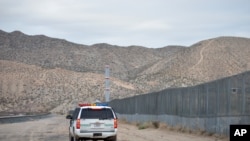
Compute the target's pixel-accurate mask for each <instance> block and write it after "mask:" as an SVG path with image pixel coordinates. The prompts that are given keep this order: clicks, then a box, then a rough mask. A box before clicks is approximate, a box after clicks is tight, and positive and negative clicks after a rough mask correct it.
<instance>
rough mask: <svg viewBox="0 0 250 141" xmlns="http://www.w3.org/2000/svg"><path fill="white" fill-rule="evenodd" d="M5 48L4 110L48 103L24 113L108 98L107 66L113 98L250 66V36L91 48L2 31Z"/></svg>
mask: <svg viewBox="0 0 250 141" xmlns="http://www.w3.org/2000/svg"><path fill="white" fill-rule="evenodd" d="M0 50H1V51H0V65H1V70H0V71H1V73H0V77H1V81H0V83H1V86H2V87H0V88H1V89H0V90H1V91H0V96H1V100H2V101H1V104H0V111H5V110H10V109H12V108H11V104H14V105H18V104H21V105H23V107H25V105H36V104H35V103H34V102H32V101H44V102H42V105H43V106H40V107H39V104H38V105H37V106H34V107H37V108H33V109H32V108H31V109H29V108H27V109H28V110H25V109H19V111H22V110H23V111H26V112H29V111H35V110H37V109H39V110H40V111H49V110H52V111H53V109H56V110H54V112H58V111H60V112H63V108H62V105H64V107H65V106H66V107H71V106H72V105H74V101H75V100H76V97H77V96H81V97H82V98H80V99H79V100H81V101H84V99H85V101H94V100H95V99H100V100H104V99H103V94H104V69H105V65H107V64H108V65H110V76H111V99H115V98H124V97H128V96H134V95H138V94H144V93H149V92H154V91H160V90H162V89H166V88H173V87H187V86H193V85H198V84H201V83H204V82H208V81H213V80H216V79H220V78H223V77H228V76H231V75H235V74H238V73H241V72H244V71H247V70H250V57H249V54H250V39H249V38H242V37H217V38H212V39H207V40H203V41H199V42H197V43H194V44H193V45H191V46H189V47H185V46H165V47H162V48H146V47H142V46H128V47H120V46H117V45H110V44H107V43H98V44H93V45H90V46H88V45H81V44H75V43H71V42H68V41H67V40H64V39H57V38H50V37H47V36H45V35H32V36H31V35H26V34H24V33H22V32H20V31H14V32H11V33H7V32H4V31H1V30H0ZM14 64H15V65H14ZM38 72H39V73H38ZM68 75H69V76H68ZM28 76H32V77H30V78H29V77H28ZM41 76H43V77H41ZM90 76H91V77H92V79H91V77H90ZM67 77H70V78H67ZM45 78H46V79H45ZM79 80H80V82H81V83H79ZM33 82H34V83H33ZM35 82H39V84H42V85H37V84H38V83H35ZM65 93H67V95H66V94H65ZM13 95H17V98H15V97H14V96H13ZM18 95H22V96H20V97H18ZM35 97H38V98H35ZM45 99H46V100H45ZM49 99H56V100H55V101H56V102H55V103H54V102H53V101H51V100H49ZM58 99H59V100H58ZM19 101H20V102H19ZM15 102H16V103H15ZM40 104H41V103H40ZM6 105H7V106H6ZM58 106H59V107H61V108H57V107H58ZM26 107H27V106H26ZM12 110H14V109H12Z"/></svg>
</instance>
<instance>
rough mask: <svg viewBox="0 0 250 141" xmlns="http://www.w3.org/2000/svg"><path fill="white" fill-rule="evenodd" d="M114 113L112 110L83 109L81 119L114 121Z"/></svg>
mask: <svg viewBox="0 0 250 141" xmlns="http://www.w3.org/2000/svg"><path fill="white" fill-rule="evenodd" d="M113 118H114V116H113V112H112V110H111V109H108V108H102V109H91V108H86V109H82V112H81V119H113Z"/></svg>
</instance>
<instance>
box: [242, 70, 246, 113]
mask: <svg viewBox="0 0 250 141" xmlns="http://www.w3.org/2000/svg"><path fill="white" fill-rule="evenodd" d="M242 75H243V76H242V77H243V79H242V115H244V114H245V106H246V88H245V82H246V81H245V73H243V74H242Z"/></svg>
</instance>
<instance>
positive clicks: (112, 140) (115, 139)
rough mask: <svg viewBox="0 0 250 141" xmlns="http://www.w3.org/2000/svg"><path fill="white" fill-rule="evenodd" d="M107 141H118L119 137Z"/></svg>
mask: <svg viewBox="0 0 250 141" xmlns="http://www.w3.org/2000/svg"><path fill="white" fill-rule="evenodd" d="M107 141H117V137H116V136H114V137H113V138H111V139H109V140H107Z"/></svg>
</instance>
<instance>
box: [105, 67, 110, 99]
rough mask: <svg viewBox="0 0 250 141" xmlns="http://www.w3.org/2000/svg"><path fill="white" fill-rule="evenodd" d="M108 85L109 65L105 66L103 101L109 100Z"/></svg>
mask: <svg viewBox="0 0 250 141" xmlns="http://www.w3.org/2000/svg"><path fill="white" fill-rule="evenodd" d="M109 96H110V86H109V65H106V67H105V101H106V102H109Z"/></svg>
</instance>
